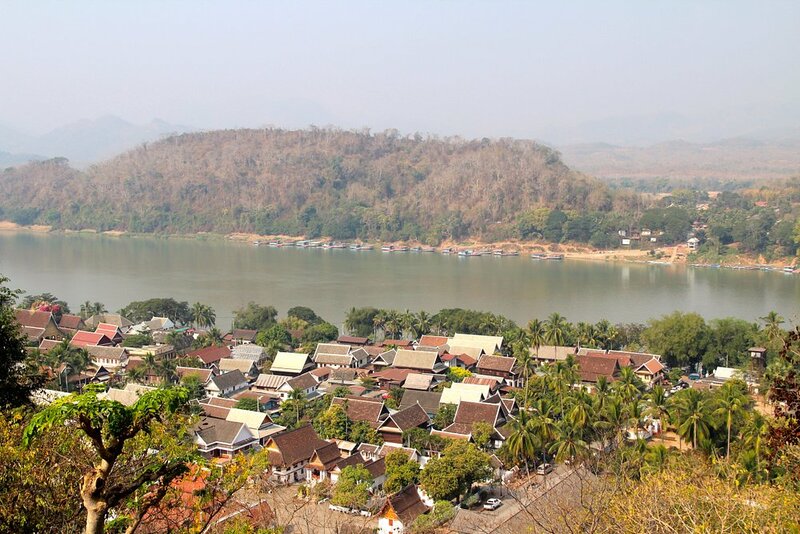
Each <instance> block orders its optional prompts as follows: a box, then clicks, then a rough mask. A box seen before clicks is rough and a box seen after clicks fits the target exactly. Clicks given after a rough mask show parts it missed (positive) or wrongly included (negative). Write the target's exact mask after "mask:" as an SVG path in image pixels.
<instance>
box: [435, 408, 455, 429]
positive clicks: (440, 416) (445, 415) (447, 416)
mask: <svg viewBox="0 0 800 534" xmlns="http://www.w3.org/2000/svg"><path fill="white" fill-rule="evenodd" d="M455 417H456V406H455V404H442V405H440V406H439V411H438V412H436V415H434V416H433V419H432V420H431V423H432V424H433V428H435V429H437V430H442V429H443V428H446V427H448V426H450V425H452V424H453V420H454V419H455Z"/></svg>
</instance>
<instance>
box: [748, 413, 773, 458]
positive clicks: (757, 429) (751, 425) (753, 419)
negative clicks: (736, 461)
mask: <svg viewBox="0 0 800 534" xmlns="http://www.w3.org/2000/svg"><path fill="white" fill-rule="evenodd" d="M768 431H769V422H768V421H767V418H766V417H764V416H763V415H761V414H760V413H758V412H752V415H751V416H750V417H749V419H748V421H747V424H746V425H745V427H744V429H743V430H742V440H743V442H744V444H745V446H747V447H750V448H752V450H753V452H754V454H755V457H756V471H757V472H758V473H761V445H762V443H763V441H764V438H765V437H766V435H767V432H768Z"/></svg>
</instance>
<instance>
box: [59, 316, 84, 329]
mask: <svg viewBox="0 0 800 534" xmlns="http://www.w3.org/2000/svg"><path fill="white" fill-rule="evenodd" d="M82 323H83V319H81V318H80V316H78V315H68V314H66V313H65V314H63V315H62V316H61V320H60V321H58V327H59V328H68V329H70V330H77V329H79V328H80V327H81V324H82Z"/></svg>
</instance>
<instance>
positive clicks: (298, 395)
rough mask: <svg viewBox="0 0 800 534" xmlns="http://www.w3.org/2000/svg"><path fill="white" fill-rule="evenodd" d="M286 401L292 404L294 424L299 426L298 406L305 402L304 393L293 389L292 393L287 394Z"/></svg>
mask: <svg viewBox="0 0 800 534" xmlns="http://www.w3.org/2000/svg"><path fill="white" fill-rule="evenodd" d="M287 400H289V401H291V402H292V404H294V410H295V424H298V425H299V424H300V406H301V405H302V404H303V403H304V402H305V400H306V392H305V391H303V390H302V389H297V388H293V389H292V391H290V392H289V397H288V399H287Z"/></svg>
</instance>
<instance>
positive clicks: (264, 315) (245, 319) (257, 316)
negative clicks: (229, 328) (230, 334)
mask: <svg viewBox="0 0 800 534" xmlns="http://www.w3.org/2000/svg"><path fill="white" fill-rule="evenodd" d="M277 317H278V310H276V309H275V308H274V307H272V306H260V305H258V304H256V303H255V302H248V303H247V306H245V307H243V308H239V309H238V310H236V311H234V312H233V327H234V328H243V329H247V330H266V329H268V328H269V327H271V326H272V325H273V324H275V319H276V318H277Z"/></svg>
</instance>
